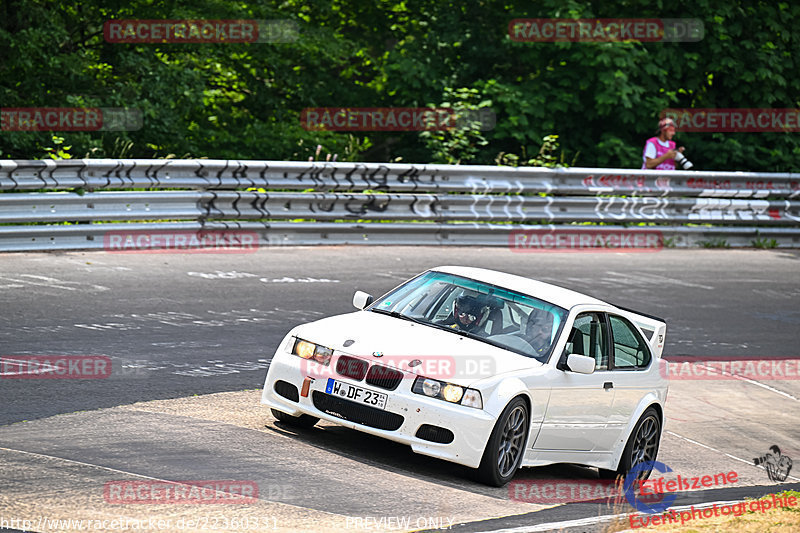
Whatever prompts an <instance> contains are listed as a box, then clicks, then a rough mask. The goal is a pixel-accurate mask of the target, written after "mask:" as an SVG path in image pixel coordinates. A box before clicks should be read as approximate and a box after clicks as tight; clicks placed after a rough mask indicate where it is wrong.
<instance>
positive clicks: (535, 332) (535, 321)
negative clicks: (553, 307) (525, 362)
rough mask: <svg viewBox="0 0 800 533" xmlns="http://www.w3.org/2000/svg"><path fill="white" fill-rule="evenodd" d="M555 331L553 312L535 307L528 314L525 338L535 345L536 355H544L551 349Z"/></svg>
mask: <svg viewBox="0 0 800 533" xmlns="http://www.w3.org/2000/svg"><path fill="white" fill-rule="evenodd" d="M552 331H553V314H552V313H550V312H548V311H545V310H544V309H538V308H536V307H534V308H533V309H531V313H530V314H529V315H528V324H527V327H526V328H525V340H526V341H528V344H530V345H531V346H532V347H533V350H534V352H536V355H542V354H544V353H546V352H547V350H549V349H550V344H551V333H552Z"/></svg>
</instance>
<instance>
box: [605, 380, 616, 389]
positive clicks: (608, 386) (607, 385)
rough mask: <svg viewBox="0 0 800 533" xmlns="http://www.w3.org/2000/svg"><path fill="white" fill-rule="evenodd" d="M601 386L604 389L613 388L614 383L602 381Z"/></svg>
mask: <svg viewBox="0 0 800 533" xmlns="http://www.w3.org/2000/svg"><path fill="white" fill-rule="evenodd" d="M603 388H604V389H605V390H608V389H613V388H614V384H613V383H611V382H610V381H606V382H605V383H603Z"/></svg>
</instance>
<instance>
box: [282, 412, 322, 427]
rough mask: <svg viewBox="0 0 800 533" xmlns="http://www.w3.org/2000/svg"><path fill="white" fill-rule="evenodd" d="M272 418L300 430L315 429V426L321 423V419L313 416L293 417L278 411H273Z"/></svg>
mask: <svg viewBox="0 0 800 533" xmlns="http://www.w3.org/2000/svg"><path fill="white" fill-rule="evenodd" d="M272 416H274V417H275V418H277V419H278V421H279V422H283V423H284V424H287V425H290V426H294V427H298V428H310V427H314V424H316V423H317V422H319V418H317V417H314V416H311V415H300V416H292V415H289V414H286V413H284V412H283V411H278V410H277V409H272Z"/></svg>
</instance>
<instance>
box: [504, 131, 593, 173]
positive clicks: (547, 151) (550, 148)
mask: <svg viewBox="0 0 800 533" xmlns="http://www.w3.org/2000/svg"><path fill="white" fill-rule="evenodd" d="M542 140H543V141H544V142H543V143H542V147H541V148H539V153H538V154H537V155H536V157H533V158H530V159H527V155H526V154H525V150H526V148H525V147H524V146H523V147H522V157H520V156H518V155H516V154H507V153H505V152H500V153H499V154H498V155H497V157H496V158H495V160H494V161H495V163H496V164H498V165H500V166H510V167H549V168H553V167H566V166H570V165H567V164H566V163H565V161H564V160H565V156H564V152H561V156H560V157H559V156H557V155H556V152H558V148H559V142H558V135H547V136H545V138H544V139H542ZM577 158H578V154H576V155H575V158H574V159H573V160H572V164H573V165H574V164H575V160H576V159H577Z"/></svg>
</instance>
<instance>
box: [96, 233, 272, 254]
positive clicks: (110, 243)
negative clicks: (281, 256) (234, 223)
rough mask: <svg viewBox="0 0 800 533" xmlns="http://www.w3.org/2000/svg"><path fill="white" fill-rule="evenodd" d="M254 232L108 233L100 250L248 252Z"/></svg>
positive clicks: (255, 236) (252, 248) (255, 246)
mask: <svg viewBox="0 0 800 533" xmlns="http://www.w3.org/2000/svg"><path fill="white" fill-rule="evenodd" d="M258 247H259V239H258V233H256V232H254V231H244V230H211V231H191V230H186V231H182V230H175V231H168V230H110V231H107V232H106V233H105V234H104V235H103V249H104V250H105V251H107V252H116V253H159V252H160V253H251V252H255V251H256V250H257V249H258Z"/></svg>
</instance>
